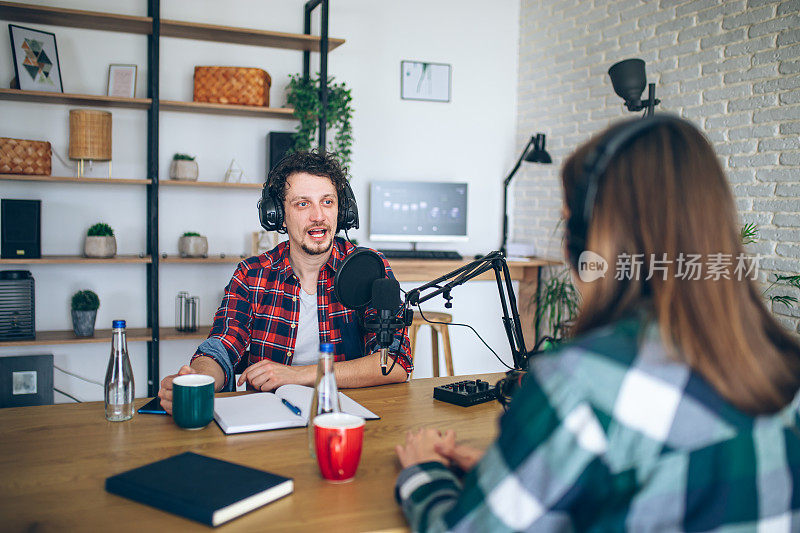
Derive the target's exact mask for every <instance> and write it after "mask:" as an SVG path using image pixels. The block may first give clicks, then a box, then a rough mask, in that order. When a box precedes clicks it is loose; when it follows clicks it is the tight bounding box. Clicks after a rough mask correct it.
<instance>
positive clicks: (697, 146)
mask: <svg viewBox="0 0 800 533" xmlns="http://www.w3.org/2000/svg"><path fill="white" fill-rule="evenodd" d="M611 129H613V126H612V128H610V129H609V130H606V131H605V132H603V133H601V134H599V135H597V136H596V137H594V138H593V139H591V140H590V141H589V142H587V143H586V144H584V145H583V146H582V147H581V148H579V149H578V150H577V151H576V152H575V153H574V154H573V155H572V156H570V157H569V159H568V160H567V161H566V162H565V164H564V167H563V169H562V184H563V186H564V196H565V200H566V206H567V208H568V209H569V210H570V212H572V211H573V210H575V209H580V210H582V209H583V208H584V206H583V205H580V206H579V205H574V203H575V202H576V201H577V200H576V196H579V195H576V194H575V192H574V191H575V188H576V187H577V186H581V187H585V185H586V184H585V183H582V176H581V173H582V171H583V164H584V160H585V159H586V157H587V154H589V153H590V151H591V150H592V149H593V147H595V146H597V144H598V143H599V142H601V141H602V140H604V139H605V137H606V135H608V134H609V131H610V130H611ZM737 218H738V217H737V213H736V209H735V205H734V200H733V195H732V193H731V191H730V189H729V187H728V183H727V181H726V178H725V174H724V172H723V170H722V167H721V166H720V164H719V162H718V161H717V158H716V155H715V153H714V149H713V148H712V146H711V144H710V143H709V142H708V141H707V140H706V138H705V137H704V136H703V135H702V134H701V133H700V132H699V131H698V130H697V129H695V128H694V127H692V126H691V125H689V124H688V123H680V122H677V121H676V122H675V123H671V122H668V123H666V124H664V123H662V124H660V125H657V126H654V127H652V128H650V129H648V130H645V131H644V132H643V133H642V134H641V135H639V136H638V137H637V138H636V139H634V140H633V141H631V142H630V143H629V144H628V145H627V146H626V147H625V148H623V149H622V150H621V151H620V152H619V153H618V154H617V155H616V156H614V157H613V158H612V159H611V161H610V163H609V165H608V166H607V168H606V170H605V172H604V174H603V175H602V176H601V177H600V180H599V189H598V193H597V197H596V202H595V206H594V211H593V216H592V219H591V221H589V222H588V224H589V228H588V232H587V246H586V247H587V249H588V250H591V251H593V252H596V253H598V254H599V255H601V256H602V257H603V258H605V259H606V261H608V264H609V271H608V272H607V274H606V276H605V277H604V278H600V279H598V280H596V281H593V282H588V283H582V284H581V293H582V296H583V303H582V306H581V310H580V313H579V316H578V318H577V320H576V323H575V326H574V328H573V330H572V331H573V333H576V334H577V333H581V332H585V331H587V330H590V329H593V328H595V327H598V326H600V325H603V324H607V323H610V322H612V321H614V320H617V319H619V318H621V317H623V316H625V315H628V314H630V313H631V312H633V311H634V310H635V309H638V308H641V307H642V306H643V305H644V306H648V307H649V310H650V311H651V312H652V314H653V317H654V318H655V319H656V320H657V321H658V324H659V327H660V330H661V335H662V338H663V339H664V341H665V343H666V344H667V346H668V348H669V350H670V352H671V353H673V354H674V355H675V356H676V357H678V358H680V359H682V360H683V361H685V362H686V363H687V364H688V365H689V366H691V367H692V368H693V369H694V370H695V371H697V372H699V373H700V374H701V375H702V376H703V377H704V378H705V379H706V380H707V381H708V382H709V383H710V384H711V385H712V386H713V387H714V388H715V389H716V390H717V391H718V392H719V393H720V394H721V395H722V396H723V397H725V398H726V399H727V400H728V401H729V402H730V403H732V404H733V405H735V406H737V407H738V408H739V409H741V410H743V411H745V412H748V413H751V414H760V413H771V412H774V411H776V410H778V409H780V408H781V407H783V406H785V405H786V404H788V403H789V402H790V401H791V399H792V398H793V396H794V395H795V393H796V391H797V389H798V387H800V344H798V342H797V341H796V340H795V339H793V338H792V337H791V336H790V335H789V334H788V333H786V332H785V331H783V329H782V328H781V326H780V325H779V324H778V323H777V322H776V320H775V319H774V318H773V317H772V315H771V314H770V313H769V312H768V311H767V309H766V308H765V306H764V302H763V300H762V298H761V296H760V295H759V290H758V288H757V286H756V284H755V282H754V281H752V280H751V279H749V276H745V275H744V272H742V271H741V270H738V271H737V265H739V261H740V258H741V257H743V256H742V255H741V254H743V253H744V250H743V247H742V242H741V237H740V236H739V231H738V222H737ZM567 238H568V239H569V235H567ZM622 254H628V256H630V257H633V256H635V254H642V255H641V258H642V266H641V273H640V275H639V276H638V279H636V277H635V276H634V277H633V279H616V277H620V276H616V275H615V270H616V267H617V258H619V257H625V256H623V255H622ZM681 254H682V255H681ZM690 254H700V256H701V261H700V263H701V264H702V271H701V273H700V276H699V277H700V279H683V278H681V277H680V276H678V274H679V272H678V269H679V268H680V267H683V270H684V272H685V271H686V270H687V268H688V265H687V264H686V262H685V261H686V259H688V258H690V257H691V256H690ZM715 254H721V255H715ZM653 258H655V259H656V264H653V261H652V260H653ZM665 258H666V259H667V262H665V263H664V262H660V261H661V260H663V259H665ZM681 258H682V259H683V260H684V262H681ZM710 262H714V263H716V265H717V268H718V269H719V268H722V269H723V270H724V271H725V275H724V276H723V275H716V274H714V272H713V271H711V270H709V268H708V266H709V263H710ZM722 263H727V264H724V265H722V266H720V265H721V264H722ZM745 265H746V263H745ZM651 266H655V267H657V268H655V269H653V274H654V275H653V276H652V278H651V279H650V280H646V278H647V277H648V274H649V273H650V272H651V270H650V268H651ZM662 266H663V267H664V268H665V269H666V270H665V271H662V270H660V269H659V268H658V267H662ZM739 266H741V265H739ZM745 270H746V269H745ZM664 272H665V273H664ZM634 273H635V272H634ZM695 276H696V272H692V275H691V276H689V277H695ZM622 277H625V278H627V276H622ZM707 277H708V278H710V279H706V278H707ZM715 277H718V278H719V279H714V278H715Z"/></svg>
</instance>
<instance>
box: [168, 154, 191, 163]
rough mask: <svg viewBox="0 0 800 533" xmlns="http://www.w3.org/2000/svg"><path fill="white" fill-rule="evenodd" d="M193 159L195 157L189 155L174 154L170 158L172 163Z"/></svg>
mask: <svg viewBox="0 0 800 533" xmlns="http://www.w3.org/2000/svg"><path fill="white" fill-rule="evenodd" d="M194 157H195V156H193V155H189V154H175V155H173V156H172V159H173V160H174V161H194Z"/></svg>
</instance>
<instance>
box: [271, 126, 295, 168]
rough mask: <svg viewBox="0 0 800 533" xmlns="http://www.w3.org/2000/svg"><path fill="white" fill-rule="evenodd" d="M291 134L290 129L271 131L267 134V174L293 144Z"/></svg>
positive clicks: (292, 134)
mask: <svg viewBox="0 0 800 533" xmlns="http://www.w3.org/2000/svg"><path fill="white" fill-rule="evenodd" d="M293 136H294V133H293V132H291V131H271V132H269V133H268V134H267V174H269V172H270V171H271V170H272V169H273V168H275V165H277V164H278V161H280V160H281V159H283V156H285V155H286V152H288V151H289V149H290V148H291V147H292V146H294V141H293V140H292V137H293Z"/></svg>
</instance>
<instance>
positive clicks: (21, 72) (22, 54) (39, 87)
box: [8, 24, 64, 93]
mask: <svg viewBox="0 0 800 533" xmlns="http://www.w3.org/2000/svg"><path fill="white" fill-rule="evenodd" d="M8 33H9V34H10V35H11V53H12V54H13V56H14V72H15V74H16V75H17V81H18V82H19V88H20V89H22V90H23V91H46V92H51V93H63V92H64V87H63V86H62V84H61V67H60V66H59V64H58V48H57V47H56V36H55V34H54V33H50V32H46V31H39V30H34V29H32V28H24V27H22V26H17V25H15V24H9V25H8Z"/></svg>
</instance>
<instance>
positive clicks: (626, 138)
mask: <svg viewBox="0 0 800 533" xmlns="http://www.w3.org/2000/svg"><path fill="white" fill-rule="evenodd" d="M662 124H672V125H685V124H688V123H687V122H686V121H685V120H683V119H681V118H678V117H677V116H675V115H669V114H664V113H660V114H658V115H653V116H652V117H648V118H645V119H634V120H628V121H626V122H623V123H622V124H620V125H619V126H616V127H614V128H612V129H611V130H610V131H609V132H608V133H607V134H606V136H605V139H603V140H602V141H600V143H598V144H597V146H595V148H594V149H592V150H591V151H590V152H589V154H587V156H586V159H584V161H583V172H582V173H581V176H580V177H579V178H578V180H577V181H576V184H575V194H574V196H573V202H572V205H571V206H570V213H569V218H568V219H567V253H568V254H569V261H570V263H571V265H572V267H573V268H574V269H575V270H578V258H579V257H580V255H581V253H583V251H584V250H586V238H587V236H588V233H589V223H590V222H591V221H592V214H593V211H594V204H595V201H596V200H597V192H598V189H599V188H600V178H602V176H603V174H604V173H605V171H606V168H607V167H608V165H609V163H610V162H611V160H612V159H613V158H614V156H616V155H617V154H618V153H619V152H620V150H622V149H623V148H624V147H625V146H627V145H628V144H629V143H630V142H632V141H633V140H634V139H636V138H637V137H639V136H640V135H641V134H642V133H644V132H645V131H647V130H649V129H651V128H655V127H657V126H660V125H662ZM692 128H694V126H692ZM581 207H582V208H581Z"/></svg>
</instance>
